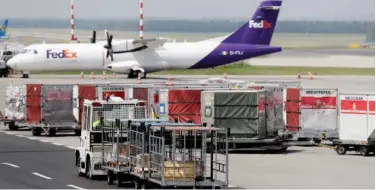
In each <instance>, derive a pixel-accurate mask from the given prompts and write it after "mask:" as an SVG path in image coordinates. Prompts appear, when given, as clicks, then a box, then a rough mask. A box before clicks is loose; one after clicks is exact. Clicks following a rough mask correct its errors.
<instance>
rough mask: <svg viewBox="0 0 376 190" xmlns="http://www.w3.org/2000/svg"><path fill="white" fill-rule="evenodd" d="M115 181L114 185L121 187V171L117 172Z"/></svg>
mask: <svg viewBox="0 0 376 190" xmlns="http://www.w3.org/2000/svg"><path fill="white" fill-rule="evenodd" d="M116 181H117V183H116V186H117V187H121V185H122V182H123V176H122V175H121V173H118V174H117V175H116Z"/></svg>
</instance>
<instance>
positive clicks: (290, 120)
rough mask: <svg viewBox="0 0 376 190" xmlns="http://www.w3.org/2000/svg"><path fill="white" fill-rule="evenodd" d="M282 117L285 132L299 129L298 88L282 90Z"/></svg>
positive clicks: (299, 99) (299, 102)
mask: <svg viewBox="0 0 376 190" xmlns="http://www.w3.org/2000/svg"><path fill="white" fill-rule="evenodd" d="M284 100H285V106H284V110H285V111H284V115H285V124H286V130H287V131H299V129H300V104H301V98H300V88H286V89H285V90H284Z"/></svg>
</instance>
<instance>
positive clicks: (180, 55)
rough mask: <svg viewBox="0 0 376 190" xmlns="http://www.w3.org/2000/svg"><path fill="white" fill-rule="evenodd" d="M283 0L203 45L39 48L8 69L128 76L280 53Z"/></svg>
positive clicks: (134, 42)
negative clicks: (276, 36)
mask: <svg viewBox="0 0 376 190" xmlns="http://www.w3.org/2000/svg"><path fill="white" fill-rule="evenodd" d="M281 4H282V1H281V0H267V1H263V2H261V4H260V5H259V6H258V7H257V10H256V12H255V14H254V15H253V17H252V18H251V20H249V21H248V22H246V23H245V24H244V25H243V26H241V27H240V28H238V29H237V30H236V31H235V32H233V33H231V34H229V35H227V36H224V37H220V38H214V39H208V40H204V41H199V42H184V43H173V42H170V41H169V40H168V39H166V38H151V39H125V40H113V35H110V34H109V33H108V32H107V33H106V40H105V41H100V42H99V41H98V42H96V36H95V31H94V34H93V37H92V41H91V43H78V44H71V43H70V44H35V45H30V46H28V47H26V48H25V49H24V51H23V52H21V53H20V54H18V55H16V56H15V57H13V58H12V59H10V60H9V61H8V63H7V65H8V66H9V67H11V68H13V69H17V70H23V71H45V70H48V71H51V70H56V71H62V70H77V71H93V70H108V71H111V72H115V73H121V74H127V75H128V77H129V78H135V77H137V76H138V75H141V77H143V78H145V77H146V74H147V73H151V72H157V71H161V70H167V69H205V68H214V67H217V66H221V65H225V64H230V63H234V62H237V61H241V60H246V59H250V58H253V57H258V56H262V55H266V54H271V53H276V52H280V51H282V48H281V47H274V46H270V42H271V39H272V36H273V32H274V29H275V25H276V23H277V18H278V15H279V11H280V8H281Z"/></svg>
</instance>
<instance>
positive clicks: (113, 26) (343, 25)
mask: <svg viewBox="0 0 376 190" xmlns="http://www.w3.org/2000/svg"><path fill="white" fill-rule="evenodd" d="M69 24H70V21H69V20H28V19H10V27H13V28H69ZM75 24H76V28H77V29H83V30H103V29H108V30H123V31H138V24H139V21H138V20H80V19H77V20H76V21H75ZM243 24H244V21H229V20H211V21H205V20H200V21H195V20H145V21H144V25H145V31H148V32H219V33H225V32H232V31H233V30H234V29H236V28H238V27H240V26H241V25H243ZM374 27H375V23H374V22H371V21H278V24H277V27H276V32H277V33H333V34H339V33H343V34H360V33H361V34H365V33H369V32H371V33H372V32H373V34H374Z"/></svg>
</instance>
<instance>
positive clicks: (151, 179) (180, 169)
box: [129, 123, 228, 189]
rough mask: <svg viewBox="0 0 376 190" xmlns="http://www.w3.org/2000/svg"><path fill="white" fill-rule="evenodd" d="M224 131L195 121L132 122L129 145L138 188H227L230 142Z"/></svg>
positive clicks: (135, 182) (133, 173) (133, 172)
mask: <svg viewBox="0 0 376 190" xmlns="http://www.w3.org/2000/svg"><path fill="white" fill-rule="evenodd" d="M225 131H226V129H219V128H214V127H202V126H200V125H197V124H192V123H149V124H144V125H143V124H136V125H133V126H132V127H131V128H130V132H129V136H130V140H129V146H130V160H131V165H132V172H131V175H133V176H134V184H135V188H144V189H146V188H147V189H149V188H150V189H154V188H177V189H185V188H190V189H192V188H216V189H218V188H223V187H227V186H228V151H227V148H228V147H227V146H228V144H227V143H228V142H227V136H219V133H223V134H226V132H225ZM219 144H220V145H221V146H224V147H223V148H219V147H218V146H215V145H219ZM220 149H221V150H222V151H220Z"/></svg>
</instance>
